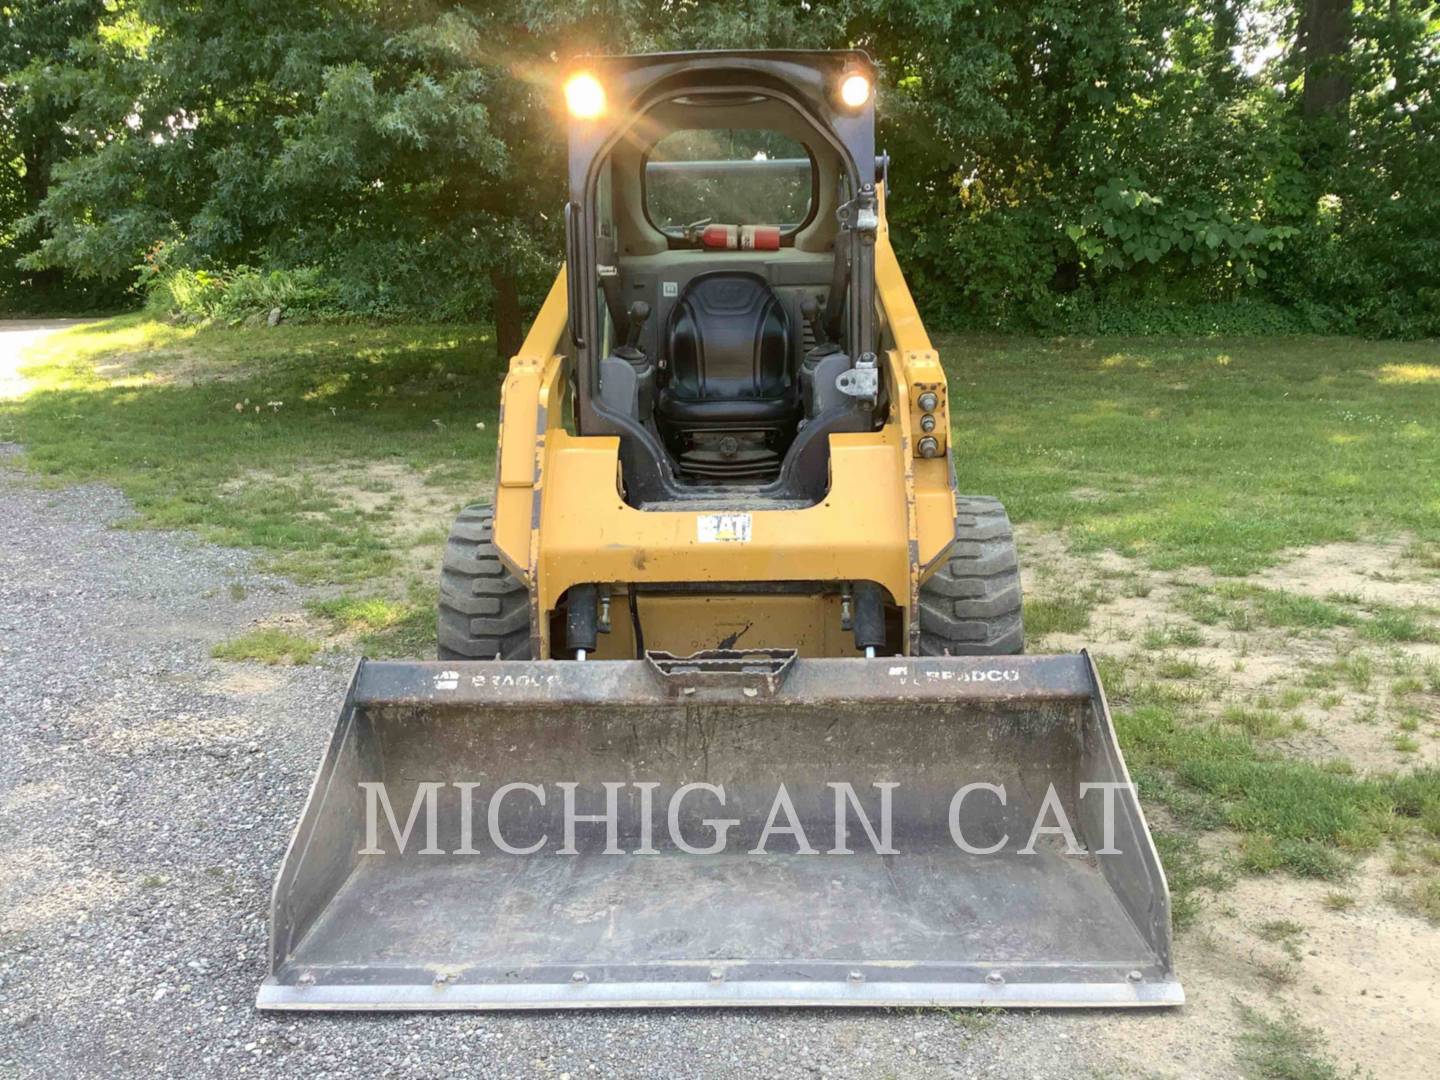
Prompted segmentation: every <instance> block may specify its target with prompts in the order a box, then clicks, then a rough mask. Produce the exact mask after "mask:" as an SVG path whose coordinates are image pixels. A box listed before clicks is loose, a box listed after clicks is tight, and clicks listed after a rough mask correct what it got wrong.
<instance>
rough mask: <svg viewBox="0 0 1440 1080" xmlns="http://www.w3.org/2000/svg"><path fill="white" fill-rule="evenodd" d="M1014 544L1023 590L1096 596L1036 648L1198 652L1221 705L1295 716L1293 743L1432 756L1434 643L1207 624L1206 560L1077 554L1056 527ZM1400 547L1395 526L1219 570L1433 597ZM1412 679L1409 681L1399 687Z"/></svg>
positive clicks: (1431, 761) (1115, 653)
mask: <svg viewBox="0 0 1440 1080" xmlns="http://www.w3.org/2000/svg"><path fill="white" fill-rule="evenodd" d="M1019 546H1020V564H1021V572H1022V577H1023V579H1024V580H1023V584H1024V588H1025V596H1026V598H1027V600H1034V599H1042V600H1043V599H1045V598H1051V597H1056V596H1060V595H1065V594H1067V593H1075V592H1076V591H1077V590H1079V591H1081V592H1084V591H1086V590H1089V591H1090V593H1091V594H1092V595H1093V597H1094V605H1093V608H1092V610H1091V614H1090V623H1089V626H1088V627H1086V628H1085V629H1084V630H1080V631H1077V632H1073V633H1062V632H1055V633H1050V634H1047V635H1045V636H1044V637H1043V638H1041V639H1039V640H1037V641H1034V642H1033V643H1032V645H1031V651H1044V652H1072V651H1075V650H1078V649H1089V650H1091V651H1092V652H1094V653H1096V654H1097V655H1100V656H1103V657H1108V658H1111V659H1114V660H1117V661H1120V662H1121V663H1124V664H1126V665H1134V666H1136V668H1137V670H1138V671H1139V672H1140V673H1141V674H1142V675H1145V674H1149V673H1153V669H1155V668H1156V667H1157V666H1161V665H1162V663H1163V662H1164V661H1170V662H1174V661H1176V660H1180V661H1184V662H1187V663H1192V664H1193V665H1195V666H1196V667H1197V668H1199V669H1200V671H1201V674H1199V675H1196V676H1193V677H1192V678H1191V680H1190V681H1193V682H1195V683H1197V684H1199V685H1200V686H1202V687H1203V689H1204V691H1205V693H1206V695H1207V698H1208V700H1209V701H1210V702H1211V703H1212V705H1213V709H1214V712H1215V714H1216V715H1219V713H1220V712H1221V711H1222V710H1223V709H1224V707H1226V706H1244V707H1252V708H1256V709H1262V710H1268V711H1270V712H1273V713H1277V714H1279V715H1280V716H1281V717H1283V718H1285V719H1286V720H1293V721H1296V722H1297V723H1296V730H1295V731H1294V732H1293V733H1289V734H1286V735H1284V736H1283V737H1281V738H1279V739H1277V740H1276V741H1275V743H1274V745H1275V746H1277V747H1278V748H1281V749H1283V750H1285V751H1286V752H1287V753H1290V754H1293V755H1295V756H1299V757H1303V758H1306V759H1308V760H1314V761H1328V760H1332V759H1335V758H1343V759H1344V760H1346V761H1348V762H1349V763H1350V764H1351V765H1353V766H1354V767H1355V768H1356V769H1358V770H1360V771H1362V772H1368V771H1394V770H1396V769H1408V768H1412V767H1419V766H1428V765H1440V694H1437V693H1435V692H1434V691H1433V690H1431V689H1429V686H1430V682H1429V680H1430V679H1431V675H1430V674H1429V673H1430V672H1432V671H1435V670H1440V645H1435V644H1430V643H1426V642H1404V643H1394V644H1379V643H1376V642H1372V641H1367V640H1365V639H1363V638H1362V637H1360V635H1359V634H1358V633H1357V628H1356V627H1354V626H1337V627H1332V628H1328V629H1309V628H1300V629H1297V628H1287V627H1266V626H1254V627H1251V628H1249V629H1245V630H1234V629H1231V628H1229V627H1228V626H1226V625H1224V624H1216V625H1204V624H1202V623H1200V622H1198V621H1196V620H1195V619H1193V618H1191V617H1190V616H1189V615H1187V614H1186V613H1185V610H1184V606H1185V605H1184V600H1185V598H1186V597H1187V596H1189V595H1191V593H1192V591H1193V590H1194V589H1196V588H1197V587H1212V586H1215V585H1216V584H1217V583H1218V582H1219V581H1220V580H1221V579H1217V578H1216V577H1215V576H1214V575H1212V574H1210V573H1209V572H1208V571H1206V570H1204V569H1199V568H1186V569H1183V570H1179V571H1166V572H1157V571H1153V570H1150V569H1148V568H1146V567H1145V566H1144V565H1143V564H1142V563H1140V562H1138V561H1136V560H1131V559H1127V558H1125V557H1124V556H1122V555H1119V554H1117V553H1116V552H1114V551H1108V550H1107V551H1104V552H1100V553H1097V554H1094V555H1076V554H1074V553H1072V552H1071V551H1069V549H1068V548H1067V547H1066V545H1065V541H1064V538H1063V536H1062V535H1061V534H1059V533H1036V534H1030V535H1022V536H1021V537H1020V541H1019ZM1407 550H1408V548H1407V544H1406V541H1404V540H1403V539H1402V540H1397V541H1394V542H1391V543H1385V544H1376V545H1364V544H1327V545H1323V546H1321V547H1317V548H1313V549H1309V550H1307V551H1301V552H1297V553H1295V555H1294V556H1293V557H1292V558H1291V559H1290V560H1289V561H1287V562H1285V563H1282V564H1281V565H1279V566H1276V567H1273V568H1271V569H1270V570H1267V571H1265V572H1264V573H1263V574H1257V575H1254V576H1252V577H1248V578H1244V579H1224V580H1226V581H1234V580H1243V581H1244V582H1245V583H1246V584H1248V585H1255V586H1259V587H1261V588H1266V589H1279V590H1283V591H1285V592H1288V593H1294V594H1297V595H1301V596H1308V597H1313V598H1315V599H1325V598H1326V597H1334V596H1343V597H1346V598H1347V599H1348V598H1358V600H1359V601H1360V603H1361V604H1362V605H1363V604H1365V603H1378V604H1391V605H1395V606H1397V607H1410V606H1412V605H1416V604H1419V605H1422V606H1426V607H1432V606H1440V575H1437V574H1436V573H1435V572H1434V571H1433V570H1429V569H1427V568H1426V567H1424V566H1423V565H1421V564H1419V563H1416V562H1414V561H1413V560H1411V559H1409V558H1408V557H1407V556H1406V555H1405V552H1406V551H1407ZM1407 674H1408V680H1407ZM1407 681H1409V682H1410V683H1411V684H1412V685H1411V688H1410V689H1409V690H1406V691H1405V692H1403V693H1397V692H1396V688H1397V687H1402V688H1403V686H1404V684H1405V683H1406V682H1407ZM1416 681H1418V682H1419V683H1420V686H1419V687H1418V688H1415V687H1414V685H1413V684H1414V683H1415V682H1416ZM1402 725H1408V728H1407V727H1402Z"/></svg>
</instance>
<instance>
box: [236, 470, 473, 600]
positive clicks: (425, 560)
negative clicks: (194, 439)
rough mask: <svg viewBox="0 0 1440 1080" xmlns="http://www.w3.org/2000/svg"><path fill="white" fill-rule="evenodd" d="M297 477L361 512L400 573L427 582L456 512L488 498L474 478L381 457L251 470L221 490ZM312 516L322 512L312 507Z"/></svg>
mask: <svg viewBox="0 0 1440 1080" xmlns="http://www.w3.org/2000/svg"><path fill="white" fill-rule="evenodd" d="M297 483H305V484H308V485H312V486H313V487H314V488H316V489H318V490H319V491H322V492H324V493H325V494H326V495H329V496H330V497H331V498H333V499H334V500H335V502H336V503H338V504H339V505H340V506H341V507H344V508H346V509H348V510H354V511H358V512H359V513H361V514H363V515H364V516H365V518H366V519H367V521H368V522H369V523H370V525H371V526H372V527H373V528H374V529H375V530H376V532H378V533H379V534H380V535H381V536H382V537H384V538H385V540H386V541H387V543H388V544H389V545H390V547H391V548H392V550H393V551H394V553H395V555H396V556H397V557H398V558H399V559H400V561H401V564H402V573H401V575H399V576H400V577H402V578H403V577H404V576H411V577H417V578H419V579H421V580H422V581H424V582H426V583H429V582H430V581H432V580H433V579H434V577H435V575H436V574H437V573H438V572H439V569H440V559H441V556H442V555H443V553H444V549H445V539H446V537H447V536H448V535H449V533H450V526H451V524H452V523H453V522H454V520H455V516H456V515H457V514H458V513H459V512H460V511H461V510H462V509H463V508H464V507H465V506H467V505H469V504H471V503H475V502H486V501H488V500H489V499H490V497H491V493H492V489H491V487H490V486H489V485H486V486H484V487H483V488H478V489H477V488H476V487H475V486H474V485H473V484H466V485H464V486H459V485H456V484H454V483H451V482H446V481H443V480H439V481H437V479H436V476H435V474H432V473H427V472H424V471H421V470H419V469H415V468H412V467H410V466H409V465H405V464H403V463H400V462H384V461H380V462H365V461H356V462H342V463H340V464H337V465H324V466H321V465H306V466H300V467H298V468H296V469H295V470H293V471H291V472H288V473H284V474H280V473H273V472H266V471H261V470H253V471H251V472H248V473H246V474H245V475H244V476H242V477H239V478H238V479H236V480H233V481H231V482H230V483H229V484H227V485H226V486H225V488H223V489H222V491H226V492H238V491H240V490H242V489H245V488H248V487H251V486H253V485H255V484H277V485H295V484H297ZM302 516H304V515H302ZM312 516H316V517H323V516H325V515H324V512H321V511H317V512H313V515H312Z"/></svg>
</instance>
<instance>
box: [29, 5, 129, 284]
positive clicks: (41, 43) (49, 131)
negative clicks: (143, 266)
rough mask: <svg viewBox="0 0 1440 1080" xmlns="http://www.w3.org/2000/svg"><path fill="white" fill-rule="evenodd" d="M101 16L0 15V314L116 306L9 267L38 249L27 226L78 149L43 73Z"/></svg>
mask: <svg viewBox="0 0 1440 1080" xmlns="http://www.w3.org/2000/svg"><path fill="white" fill-rule="evenodd" d="M103 12H104V5H103V3H102V2H101V0H10V2H7V3H6V4H5V5H4V6H3V7H0V29H3V33H0V306H6V305H21V304H23V305H26V306H27V307H32V308H40V307H45V308H50V309H55V308H63V307H67V306H74V305H94V304H101V305H103V304H105V303H107V302H112V301H113V300H114V298H115V297H114V294H113V293H111V294H108V295H107V294H106V292H105V291H104V290H101V291H100V292H99V293H96V291H95V290H88V291H87V290H85V289H84V288H81V287H77V285H76V283H75V282H73V281H69V280H67V276H66V274H65V273H64V272H63V271H62V270H61V269H60V268H58V267H46V268H41V269H34V270H30V271H28V272H26V271H21V270H20V268H19V267H18V266H17V265H16V264H17V263H18V261H19V260H20V259H22V258H23V257H24V256H26V255H27V254H29V253H30V252H32V251H33V250H35V248H36V247H37V246H39V245H40V244H41V243H43V242H44V240H45V236H46V234H45V231H44V228H43V225H38V223H37V224H34V225H32V224H27V220H28V219H29V218H30V215H32V214H33V213H34V212H35V211H36V209H37V208H38V207H39V206H40V204H41V202H42V201H43V200H44V198H45V196H46V194H47V192H48V191H49V187H50V176H51V173H52V171H53V170H54V168H55V166H56V165H57V164H58V163H59V162H61V161H63V160H64V159H65V158H66V157H67V156H69V155H70V154H72V153H74V152H75V151H76V150H77V148H78V145H79V143H78V140H77V139H76V136H75V132H73V131H72V130H71V129H70V128H69V127H68V126H67V124H66V120H67V118H68V116H69V113H70V108H71V101H70V99H69V96H68V95H67V94H65V93H63V92H56V91H57V90H58V89H59V88H58V87H56V86H54V85H53V84H49V83H48V82H47V80H46V79H45V78H44V72H45V71H46V70H47V69H50V68H53V67H55V66H57V65H63V64H65V63H67V62H68V61H69V59H70V58H71V56H72V55H73V52H74V50H75V48H76V47H77V46H76V43H77V42H84V41H85V40H86V39H87V38H89V37H90V36H91V35H93V33H94V31H95V27H96V25H97V24H98V22H99V19H100V17H101V15H102V14H103ZM80 47H83V45H81V46H80Z"/></svg>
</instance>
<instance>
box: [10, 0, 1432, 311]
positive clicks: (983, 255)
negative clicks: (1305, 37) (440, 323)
mask: <svg viewBox="0 0 1440 1080" xmlns="http://www.w3.org/2000/svg"><path fill="white" fill-rule="evenodd" d="M3 10H4V12H5V14H4V15H3V16H0V18H3V19H5V20H6V29H7V30H10V34H9V36H8V38H7V39H6V44H5V45H4V46H3V47H0V146H4V147H5V153H3V154H0V166H3V167H0V263H3V266H0V277H3V275H6V274H9V275H11V279H12V284H13V282H15V281H19V278H17V277H15V275H16V274H19V275H20V277H23V278H24V282H25V285H24V288H25V289H26V290H28V295H31V296H37V295H40V291H39V285H40V283H41V277H42V276H43V275H47V274H48V275H51V278H52V279H54V280H59V277H60V276H63V278H64V281H65V283H66V285H67V287H68V288H90V286H84V285H82V283H83V282H110V283H114V287H125V286H129V285H131V284H133V283H134V282H135V281H136V280H137V277H139V276H141V275H143V274H146V273H150V274H155V273H170V272H174V271H179V270H192V271H200V270H204V271H208V272H211V273H216V274H220V275H221V276H222V277H224V276H225V275H226V274H227V273H228V272H229V271H231V270H232V269H233V268H236V267H247V266H248V267H261V268H264V269H265V270H266V271H270V270H287V271H303V272H305V273H312V272H313V274H314V275H315V277H313V278H312V279H311V280H310V285H314V286H316V287H320V288H323V290H324V291H325V293H326V297H325V299H324V301H323V302H319V301H317V302H316V303H315V305H314V306H315V309H316V311H317V312H323V311H328V310H329V305H330V304H332V303H333V304H334V305H337V307H338V310H340V311H343V312H345V313H348V314H351V315H362V316H366V317H381V318H390V317H397V316H423V317H425V318H427V319H462V318H464V319H468V318H474V317H476V316H482V317H483V316H484V315H485V314H486V313H487V312H488V311H489V310H490V309H491V307H492V304H493V300H494V297H495V296H497V295H508V294H509V290H518V295H519V297H520V299H521V300H522V302H526V303H528V304H529V305H530V306H532V307H533V305H534V303H535V302H536V301H538V299H539V295H540V291H541V290H542V289H543V288H544V287H545V285H546V284H547V279H548V278H549V276H550V275H551V274H552V273H553V270H554V268H555V265H556V263H557V261H558V254H559V252H560V249H561V245H560V242H559V235H558V221H559V220H560V215H559V214H558V213H557V211H558V209H559V207H560V205H561V203H562V202H563V199H564V185H563V173H564V168H563V121H562V120H561V118H560V117H559V116H558V115H557V110H556V109H555V102H556V99H557V97H558V92H557V88H556V83H557V81H558V79H559V76H560V74H561V72H562V71H563V70H564V63H565V62H566V61H568V59H569V58H570V57H571V56H574V55H577V54H582V53H585V52H623V51H644V50H655V49H665V48H704V47H717V46H721V47H732V48H733V47H759V46H783V47H792V48H793V47H839V46H852V45H853V46H860V47H863V48H865V49H867V50H869V52H870V53H871V55H872V56H874V57H875V58H876V59H877V61H878V62H879V63H880V66H881V84H880V86H879V88H878V97H877V100H878V103H879V108H880V118H881V120H880V133H879V145H881V146H883V147H885V148H886V149H888V150H889V152H890V153H891V155H892V158H893V166H892V177H891V181H892V182H891V185H890V186H891V189H892V190H891V199H890V205H889V209H890V214H891V222H892V225H893V227H894V229H893V235H894V237H895V239H896V242H897V244H898V245H899V246H900V247H901V248H902V251H901V254H902V257H903V258H904V260H905V263H906V266H907V270H908V272H909V274H910V277H911V280H912V286H913V288H914V291H915V293H916V295H917V297H918V298H919V300H920V303H921V306H922V308H923V310H924V313H925V315H926V317H927V318H928V319H930V320H931V321H932V323H934V324H935V325H937V326H947V325H948V326H951V327H956V328H959V327H968V328H1005V329H1010V330H1014V329H1039V330H1064V331H1071V332H1083V333H1127V334H1135V333H1146V334H1150V333H1169V334H1222V333H1232V334H1233V333H1241V332H1243V333H1265V334H1274V333H1307V332H1308V333H1318V332H1357V331H1358V332H1364V333H1368V334H1379V335H1397V336H1416V335H1425V334H1440V284H1437V283H1440V184H1436V183H1435V182H1434V177H1435V176H1436V175H1440V140H1437V139H1436V138H1435V137H1434V131H1435V130H1436V119H1437V117H1436V112H1437V110H1440V52H1437V51H1436V50H1435V49H1434V47H1433V41H1434V38H1435V34H1436V30H1437V16H1436V13H1435V7H1434V3H1433V0H1394V2H1393V3H1387V4H1385V5H1371V4H1368V3H1367V4H1362V5H1357V7H1356V12H1355V18H1354V20H1353V32H1352V40H1351V42H1350V47H1349V49H1348V51H1347V52H1346V53H1345V54H1344V55H1343V56H1342V57H1340V58H1339V60H1338V63H1340V65H1341V67H1342V68H1343V70H1344V72H1345V76H1346V79H1347V80H1348V85H1349V87H1350V91H1349V94H1348V97H1347V98H1345V99H1344V100H1343V102H1342V105H1341V109H1340V111H1339V112H1337V113H1335V114H1331V115H1324V116H1317V115H1311V114H1307V112H1306V110H1305V108H1304V107H1303V101H1304V99H1305V97H1306V95H1305V93H1304V90H1305V86H1306V73H1305V67H1306V65H1305V60H1304V56H1303V52H1304V43H1303V42H1302V41H1300V40H1298V38H1297V36H1296V35H1297V26H1298V21H1299V20H1298V19H1297V18H1296V17H1295V11H1294V4H1293V3H1286V4H1280V5H1274V4H1271V3H1269V2H1268V0H1266V2H1262V0H1233V2H1227V3H1224V4H1220V5H1200V6H1198V7H1197V6H1193V5H1192V6H1190V7H1186V6H1183V5H1177V4H1176V3H1175V0H977V2H975V3H971V4H965V5H957V4H951V3H948V2H941V0H841V2H839V3H835V4H825V5H798V4H794V3H791V2H787V0H750V2H748V3H746V4H735V3H733V2H731V0H692V2H688V3H685V4H678V5H657V4H653V3H645V2H642V0H610V2H607V3H606V4H603V5H574V4H562V3H559V2H558V0H539V2H536V0H526V2H523V3H521V2H514V0H512V2H509V3H498V4H496V3H484V4H482V3H478V2H476V0H461V2H456V3H449V4H444V5H428V4H425V5H417V4H410V3H403V2H401V0H327V2H324V3H319V4H296V3H291V2H284V0H207V2H205V3H200V2H198V0H106V2H104V3H101V2H100V0H15V2H14V3H12V4H9V5H7V6H6V7H5V8H4V9H3ZM12 222H13V223H15V224H11V223H12ZM17 257H18V258H19V259H20V262H21V264H22V266H23V268H24V269H23V270H20V271H17V270H15V269H13V267H14V264H15V260H16V258H17ZM147 267H148V268H149V269H145V268H147ZM245 280H246V281H247V283H250V279H249V278H245ZM194 284H195V283H194V282H191V283H189V284H187V285H185V286H184V288H185V289H189V287H190V285H194ZM244 287H248V284H247V285H246V286H244ZM307 287H308V286H307ZM4 288H5V285H4V284H3V281H0V290H3V289H4ZM11 291H12V293H13V292H14V289H12V290H11ZM112 291H113V290H112ZM202 291H203V290H202ZM228 291H229V289H227V292H228ZM3 302H4V300H3V297H0V303H3Z"/></svg>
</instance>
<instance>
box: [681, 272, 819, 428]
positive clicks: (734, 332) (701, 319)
mask: <svg viewBox="0 0 1440 1080" xmlns="http://www.w3.org/2000/svg"><path fill="white" fill-rule="evenodd" d="M665 355H666V356H667V358H668V359H669V364H670V392H671V393H672V394H673V395H674V396H675V397H677V398H680V399H685V400H691V401H702V400H736V399H745V398H762V399H766V398H780V397H784V396H786V394H787V393H789V392H790V390H791V385H792V383H793V381H794V380H793V379H792V377H791V370H790V369H791V362H790V358H791V355H792V349H791V338H790V315H789V313H788V312H787V311H786V310H785V305H784V304H782V303H781V302H780V299H779V297H777V296H776V295H775V291H774V290H773V289H771V288H770V285H769V283H767V282H766V281H765V279H764V278H762V277H760V276H759V275H758V274H751V273H746V272H742V271H724V270H717V271H716V272H714V273H711V274H702V275H700V276H699V277H696V278H693V279H691V281H690V284H689V285H688V286H687V287H686V289H685V292H684V294H683V295H682V296H681V297H680V300H679V302H677V303H676V305H675V307H674V309H673V310H672V311H671V313H670V322H669V326H668V327H667V328H666V333H665Z"/></svg>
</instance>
